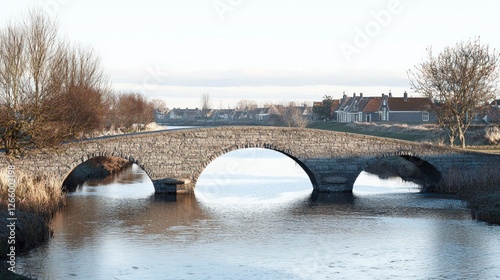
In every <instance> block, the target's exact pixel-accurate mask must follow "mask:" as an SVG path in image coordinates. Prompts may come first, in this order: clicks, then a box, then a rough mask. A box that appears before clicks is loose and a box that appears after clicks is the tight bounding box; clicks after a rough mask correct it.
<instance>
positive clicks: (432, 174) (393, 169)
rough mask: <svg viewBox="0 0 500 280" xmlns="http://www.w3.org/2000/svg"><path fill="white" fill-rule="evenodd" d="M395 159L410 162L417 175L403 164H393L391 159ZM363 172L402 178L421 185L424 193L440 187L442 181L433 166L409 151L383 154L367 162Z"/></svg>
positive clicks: (439, 173)
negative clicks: (437, 186)
mask: <svg viewBox="0 0 500 280" xmlns="http://www.w3.org/2000/svg"><path fill="white" fill-rule="evenodd" d="M395 157H396V158H402V159H404V160H406V161H405V162H409V163H411V164H412V165H413V166H415V167H416V168H417V170H418V172H416V173H417V174H415V172H408V171H407V169H405V168H404V166H402V165H401V162H399V163H398V162H391V161H390V158H395ZM380 163H382V164H380ZM380 165H382V166H384V168H380ZM363 170H364V171H367V172H369V173H372V174H375V175H379V176H381V177H386V176H387V175H388V174H390V175H393V176H398V177H401V178H402V179H403V180H406V181H412V182H414V183H417V184H419V185H421V186H422V187H423V191H428V190H430V189H431V188H432V187H434V186H436V185H438V184H439V182H440V181H441V179H442V174H441V172H440V171H439V170H438V169H437V168H436V167H435V166H434V165H433V164H431V163H429V162H428V161H427V160H425V159H424V158H422V157H420V156H418V155H417V154H416V153H414V152H413V151H408V150H401V151H395V152H391V153H385V154H382V155H380V156H378V157H376V158H374V159H373V160H370V161H369V162H367V164H366V165H365V166H364V168H363Z"/></svg>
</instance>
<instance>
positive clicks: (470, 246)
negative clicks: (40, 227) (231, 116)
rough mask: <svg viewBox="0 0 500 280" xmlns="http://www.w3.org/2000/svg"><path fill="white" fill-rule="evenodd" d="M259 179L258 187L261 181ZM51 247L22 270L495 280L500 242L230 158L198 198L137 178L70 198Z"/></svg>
mask: <svg viewBox="0 0 500 280" xmlns="http://www.w3.org/2000/svg"><path fill="white" fill-rule="evenodd" d="M257 174H258V175H259V176H256V175H257ZM53 228H54V238H53V239H52V240H51V241H50V242H48V243H47V244H46V245H44V246H42V247H40V248H38V249H36V250H35V251H33V252H31V253H30V254H29V255H27V256H24V257H23V258H22V260H21V261H20V265H21V266H22V268H23V271H24V272H25V274H28V275H31V276H34V277H37V278H39V279H498V278H499V275H500V267H499V266H500V265H499V264H500V263H499V260H500V250H499V249H498V248H500V230H499V228H498V227H494V226H488V225H486V224H484V223H480V222H475V221H472V220H470V217H469V212H468V211H467V209H466V208H465V205H464V203H462V202H461V201H458V200H454V199H448V198H444V197H439V196H429V195H422V194H419V193H417V192H416V190H415V189H414V186H412V185H407V184H404V183H403V182H401V181H393V182H388V181H384V182H378V180H377V178H376V177H373V176H371V177H370V176H368V175H366V174H363V175H362V176H360V178H358V181H357V183H356V186H355V189H354V194H352V195H350V194H349V195H347V194H340V195H339V194H336V195H335V194H331V195H317V194H313V192H312V186H311V184H310V181H309V179H308V178H307V176H306V175H305V173H304V172H303V171H302V170H301V169H300V167H298V165H296V164H295V163H294V162H293V161H291V160H289V159H288V158H283V156H281V155H280V154H277V153H270V152H266V151H260V150H258V149H252V150H241V151H236V152H232V153H230V154H227V155H225V156H223V157H221V158H219V159H217V160H216V161H214V163H213V164H211V165H210V166H209V167H208V168H207V169H206V170H205V172H204V173H203V175H202V178H200V180H199V182H198V184H197V188H196V193H195V195H189V196H177V197H172V196H155V195H154V189H153V186H152V183H151V181H150V180H149V179H148V178H147V176H146V175H145V174H144V172H143V171H142V170H140V169H139V168H138V167H137V166H134V167H132V168H131V169H128V170H126V172H123V173H121V174H120V175H119V176H117V177H115V178H114V179H113V180H110V181H109V182H107V183H106V184H104V185H103V184H102V183H96V182H90V183H88V184H86V185H85V186H83V187H82V188H81V189H79V190H78V191H77V192H75V193H71V194H70V195H69V197H68V205H67V207H66V208H65V209H64V210H63V211H61V212H60V213H58V214H57V215H56V217H55V218H54V221H53Z"/></svg>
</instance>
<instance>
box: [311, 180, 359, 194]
mask: <svg viewBox="0 0 500 280" xmlns="http://www.w3.org/2000/svg"><path fill="white" fill-rule="evenodd" d="M353 186H354V181H353V180H349V179H347V178H345V177H341V176H330V177H326V178H324V179H323V180H321V182H320V183H317V184H316V185H315V186H314V191H316V192H324V193H332V192H352V188H353Z"/></svg>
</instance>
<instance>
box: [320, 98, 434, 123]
mask: <svg viewBox="0 0 500 280" xmlns="http://www.w3.org/2000/svg"><path fill="white" fill-rule="evenodd" d="M320 104H321V103H316V105H320ZM431 106H432V101H431V100H430V99H428V98H425V97H409V96H408V93H406V92H404V94H403V97H394V96H392V93H391V92H389V94H388V95H386V94H382V96H380V97H365V96H363V94H362V93H361V94H360V95H356V94H353V96H352V97H347V96H346V95H345V94H344V95H343V97H342V99H340V100H334V101H333V104H332V121H334V122H339V123H348V122H397V123H435V122H436V116H435V115H434V114H433V113H432V112H431Z"/></svg>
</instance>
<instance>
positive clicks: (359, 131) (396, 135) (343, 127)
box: [308, 123, 428, 142]
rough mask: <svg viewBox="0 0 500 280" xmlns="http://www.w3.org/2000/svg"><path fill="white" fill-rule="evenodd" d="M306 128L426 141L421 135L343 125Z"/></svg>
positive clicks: (321, 124) (318, 124) (322, 125)
mask: <svg viewBox="0 0 500 280" xmlns="http://www.w3.org/2000/svg"><path fill="white" fill-rule="evenodd" d="M308 127H309V128H314V129H323V130H330V131H338V132H348V133H357V134H363V135H371V136H378V137H386V138H394V139H399V140H406V141H414V142H421V141H425V140H428V138H427V136H426V135H424V134H421V133H420V134H417V133H415V134H413V133H397V132H390V131H369V130H362V129H355V128H353V127H351V126H349V125H348V124H345V123H312V124H310V125H309V126H308Z"/></svg>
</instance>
